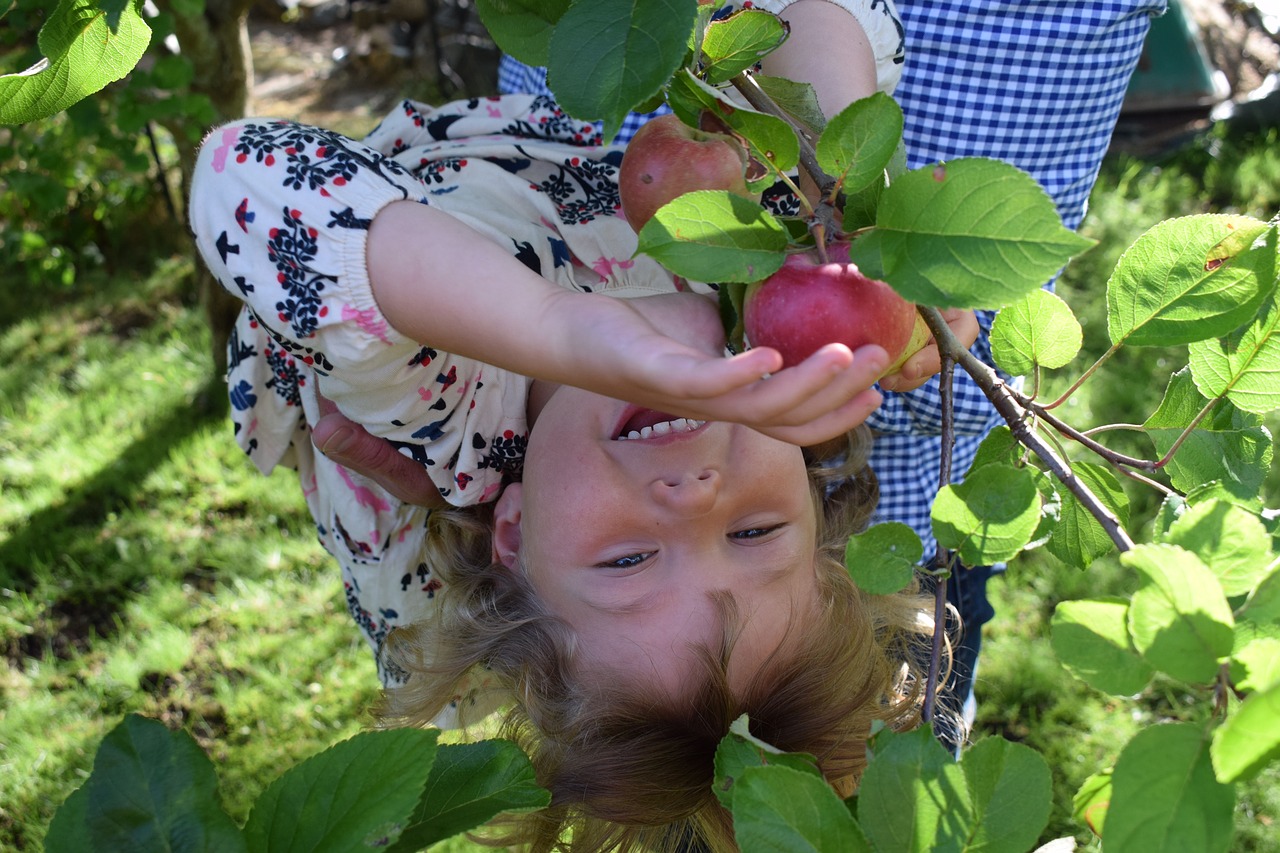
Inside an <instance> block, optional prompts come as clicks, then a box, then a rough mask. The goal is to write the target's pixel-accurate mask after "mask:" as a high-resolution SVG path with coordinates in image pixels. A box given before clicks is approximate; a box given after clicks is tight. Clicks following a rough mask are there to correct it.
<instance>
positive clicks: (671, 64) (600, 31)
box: [547, 0, 698, 142]
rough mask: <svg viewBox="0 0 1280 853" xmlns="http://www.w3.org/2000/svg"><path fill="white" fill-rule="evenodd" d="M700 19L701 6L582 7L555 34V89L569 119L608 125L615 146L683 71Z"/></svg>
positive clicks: (551, 60) (611, 1)
mask: <svg viewBox="0 0 1280 853" xmlns="http://www.w3.org/2000/svg"><path fill="white" fill-rule="evenodd" d="M697 14H698V0H645V2H643V3H639V2H636V0H576V2H574V3H572V4H571V5H570V6H569V9H568V11H566V12H565V13H564V15H563V17H561V18H560V20H559V22H557V24H556V28H555V32H553V33H552V34H551V43H550V46H549V48H548V50H549V54H548V56H547V85H548V86H549V87H550V89H551V91H552V92H554V93H555V96H556V101H557V102H558V103H559V104H560V106H561V107H562V108H563V109H564V111H565V112H567V113H568V114H569V115H571V116H574V117H575V118H580V119H590V120H595V119H602V120H603V121H604V139H605V141H606V142H609V141H611V140H612V139H613V138H614V137H615V136H617V134H618V130H619V129H620V128H621V127H622V120H623V119H624V118H626V116H627V113H629V112H630V111H631V109H632V108H633V107H635V106H636V105H637V104H640V103H642V102H643V101H647V100H648V99H650V98H652V97H653V96H654V95H655V94H657V93H658V91H659V90H660V89H661V88H662V87H663V86H665V85H666V84H667V81H669V80H670V79H671V75H672V74H674V73H675V72H676V70H677V69H679V68H680V66H681V64H682V63H683V62H684V59H685V46H686V44H687V42H688V40H689V34H690V33H691V32H692V31H693V25H694V21H695V19H696V17H697ZM694 126H695V127H696V126H697V125H694Z"/></svg>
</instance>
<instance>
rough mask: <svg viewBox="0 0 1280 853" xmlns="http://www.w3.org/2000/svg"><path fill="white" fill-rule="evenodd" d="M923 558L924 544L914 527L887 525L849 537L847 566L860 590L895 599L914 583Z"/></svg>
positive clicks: (878, 525)
mask: <svg viewBox="0 0 1280 853" xmlns="http://www.w3.org/2000/svg"><path fill="white" fill-rule="evenodd" d="M923 556H924V543H923V542H921V541H920V536H919V535H918V534H917V533H916V532H915V531H914V530H912V529H911V526H910V525H907V524H902V523H901V522H898V521H886V522H883V523H881V524H873V525H872V526H871V527H869V528H867V529H866V530H864V531H863V532H862V533H858V534H855V535H854V536H851V537H849V543H848V544H847V545H846V546H845V549H844V565H845V568H846V569H847V570H848V572H849V577H851V578H853V582H854V583H855V584H857V585H858V588H859V589H861V590H863V591H864V592H868V593H870V594H872V595H892V594H893V593H895V592H898V591H899V590H902V589H905V588H906V586H907V584H909V583H911V578H912V577H913V576H914V575H915V570H916V564H917V563H919V562H920V558H921V557H923Z"/></svg>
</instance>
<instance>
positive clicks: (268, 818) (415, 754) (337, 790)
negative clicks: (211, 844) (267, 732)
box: [244, 729, 440, 853]
mask: <svg viewBox="0 0 1280 853" xmlns="http://www.w3.org/2000/svg"><path fill="white" fill-rule="evenodd" d="M439 735H440V732H439V731H437V730H435V729H380V730H373V731H364V732H361V733H359V734H357V735H355V736H353V737H351V738H348V739H347V740H345V741H342V742H341V743H338V744H335V745H333V746H331V747H329V748H328V749H326V750H324V751H323V752H321V753H318V754H316V755H313V756H311V757H310V758H308V759H307V760H306V761H303V762H302V763H301V764H298V765H296V766H294V767H291V768H290V769H289V770H287V771H285V773H284V774H283V775H281V776H280V777H278V778H277V779H276V780H275V781H274V782H272V783H271V784H270V785H269V786H267V788H266V790H264V791H263V792H262V793H261V794H260V795H259V796H258V799H257V800H256V801H255V802H254V804H253V811H252V812H250V813H249V821H248V822H247V823H246V824H245V827H244V832H245V836H246V837H247V838H248V840H249V844H250V848H251V849H252V850H255V851H266V850H270V851H271V853H284V851H303V850H307V851H310V850H359V849H361V848H364V847H371V848H381V847H386V846H388V845H389V844H391V843H393V842H394V841H395V840H396V839H397V838H398V837H399V836H400V833H401V832H402V831H404V829H405V826H406V825H407V824H408V819H409V816H410V814H412V813H413V810H414V808H415V807H416V806H417V804H418V801H419V798H420V797H421V795H422V789H423V785H424V784H425V783H426V781H427V774H429V773H430V772H431V765H432V763H433V761H434V759H435V756H436V738H437V737H439Z"/></svg>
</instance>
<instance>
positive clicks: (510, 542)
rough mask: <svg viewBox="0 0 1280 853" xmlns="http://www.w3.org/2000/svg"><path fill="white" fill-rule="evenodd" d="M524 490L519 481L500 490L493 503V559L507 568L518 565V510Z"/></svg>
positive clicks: (522, 504)
mask: <svg viewBox="0 0 1280 853" xmlns="http://www.w3.org/2000/svg"><path fill="white" fill-rule="evenodd" d="M523 506H524V492H523V490H522V489H521V486H520V484H519V483H511V484H510V485H508V486H507V487H506V488H505V489H503V490H502V494H501V495H500V496H499V497H498V500H497V503H495V504H494V505H493V561H494V562H495V563H501V564H502V565H504V566H506V567H507V568H508V569H512V570H513V571H514V570H517V569H518V568H519V567H520V510H521V507H523Z"/></svg>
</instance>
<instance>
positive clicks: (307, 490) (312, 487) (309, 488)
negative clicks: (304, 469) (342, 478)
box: [302, 474, 320, 498]
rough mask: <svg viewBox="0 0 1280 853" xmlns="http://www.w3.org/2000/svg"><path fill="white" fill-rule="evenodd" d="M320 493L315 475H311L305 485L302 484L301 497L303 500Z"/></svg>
mask: <svg viewBox="0 0 1280 853" xmlns="http://www.w3.org/2000/svg"><path fill="white" fill-rule="evenodd" d="M318 491H320V485H319V484H318V483H317V482H316V475H315V474H312V475H311V476H310V477H309V478H308V479H307V481H306V482H305V483H303V484H302V496H303V497H304V498H306V497H310V496H311V495H314V494H315V493H316V492H318Z"/></svg>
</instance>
